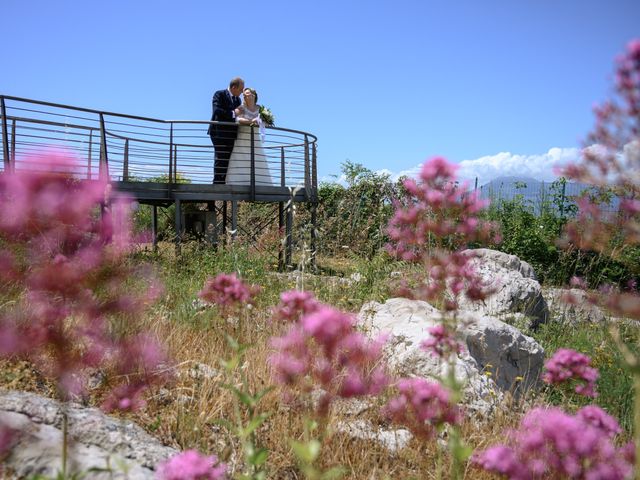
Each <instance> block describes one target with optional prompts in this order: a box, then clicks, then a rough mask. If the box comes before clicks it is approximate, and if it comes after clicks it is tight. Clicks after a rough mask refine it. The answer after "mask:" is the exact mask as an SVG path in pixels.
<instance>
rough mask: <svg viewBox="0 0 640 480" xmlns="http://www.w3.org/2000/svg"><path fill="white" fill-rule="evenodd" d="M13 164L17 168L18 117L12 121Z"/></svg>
mask: <svg viewBox="0 0 640 480" xmlns="http://www.w3.org/2000/svg"><path fill="white" fill-rule="evenodd" d="M11 165H12V166H13V170H15V169H16V119H15V118H14V119H13V120H12V121H11Z"/></svg>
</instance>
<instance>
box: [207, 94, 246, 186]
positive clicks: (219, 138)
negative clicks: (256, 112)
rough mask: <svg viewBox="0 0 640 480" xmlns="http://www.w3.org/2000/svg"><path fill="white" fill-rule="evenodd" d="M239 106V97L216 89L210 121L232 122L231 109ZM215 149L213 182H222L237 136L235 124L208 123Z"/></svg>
mask: <svg viewBox="0 0 640 480" xmlns="http://www.w3.org/2000/svg"><path fill="white" fill-rule="evenodd" d="M239 106H240V99H239V98H238V97H235V98H233V97H232V96H231V93H230V92H229V90H218V91H217V92H215V93H214V94H213V99H212V100H211V110H212V112H211V121H212V122H216V121H217V122H234V116H233V111H234V109H236V108H237V107H239ZM207 133H208V134H209V137H211V143H213V148H214V150H215V152H216V153H215V158H214V161H213V183H215V184H224V183H225V180H226V178H227V168H228V167H229V157H230V156H231V152H232V151H233V146H234V144H235V143H236V137H237V136H238V126H237V125H209V130H208V132H207Z"/></svg>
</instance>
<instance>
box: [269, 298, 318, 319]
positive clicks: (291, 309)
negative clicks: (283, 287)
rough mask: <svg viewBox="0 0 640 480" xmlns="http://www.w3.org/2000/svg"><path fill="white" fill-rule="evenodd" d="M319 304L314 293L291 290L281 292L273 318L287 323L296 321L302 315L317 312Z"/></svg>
mask: <svg viewBox="0 0 640 480" xmlns="http://www.w3.org/2000/svg"><path fill="white" fill-rule="evenodd" d="M319 306H320V303H319V302H318V301H317V300H316V298H315V297H314V296H313V293H311V292H301V291H300V290H289V291H288V292H282V293H281V294H280V303H279V304H278V305H277V306H276V308H275V309H274V311H273V318H274V319H275V320H280V321H285V322H287V323H291V322H296V321H298V320H299V319H300V317H301V316H302V315H306V314H308V313H312V312H315V311H316V310H317V309H318V307H319Z"/></svg>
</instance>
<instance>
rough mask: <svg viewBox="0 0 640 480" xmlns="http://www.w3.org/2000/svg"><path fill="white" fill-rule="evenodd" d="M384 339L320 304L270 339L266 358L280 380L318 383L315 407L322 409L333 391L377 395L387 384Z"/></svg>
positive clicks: (290, 383) (308, 386)
mask: <svg viewBox="0 0 640 480" xmlns="http://www.w3.org/2000/svg"><path fill="white" fill-rule="evenodd" d="M383 343H384V340H382V339H378V340H377V341H373V342H371V341H368V340H367V339H366V337H365V336H364V335H362V334H361V333H359V332H357V331H356V329H355V326H354V319H353V317H352V316H351V315H348V314H346V313H343V312H341V311H339V310H337V309H334V308H332V307H330V306H327V305H322V304H319V305H316V306H314V307H312V311H311V312H308V313H305V314H304V315H303V316H302V317H301V318H300V319H299V320H298V321H297V322H296V323H295V324H293V325H292V326H291V328H290V329H289V331H288V332H287V333H286V334H285V335H284V336H282V337H274V338H272V339H271V345H272V346H273V347H274V348H275V350H276V351H275V353H274V354H273V355H271V357H270V359H269V360H270V363H271V366H272V368H273V371H274V374H275V377H276V379H277V381H278V382H279V383H281V384H283V385H286V386H288V387H300V388H302V389H303V391H307V392H308V391H311V390H312V389H313V388H314V387H319V388H321V389H322V390H323V392H324V393H323V396H322V398H321V399H320V402H319V405H318V413H319V414H320V415H326V414H327V413H328V409H329V406H330V403H331V401H332V400H333V399H334V398H335V397H343V398H348V397H356V396H362V395H375V394H378V393H380V392H381V391H382V389H383V388H384V387H385V386H386V385H387V383H388V378H387V375H386V369H385V365H384V363H383V361H382V347H383Z"/></svg>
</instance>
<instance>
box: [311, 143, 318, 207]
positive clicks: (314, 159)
mask: <svg viewBox="0 0 640 480" xmlns="http://www.w3.org/2000/svg"><path fill="white" fill-rule="evenodd" d="M316 148H317V146H316V142H313V143H312V144H311V167H312V168H311V188H312V189H313V196H312V197H311V198H312V200H313V201H314V202H317V201H318V152H317V150H316Z"/></svg>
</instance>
